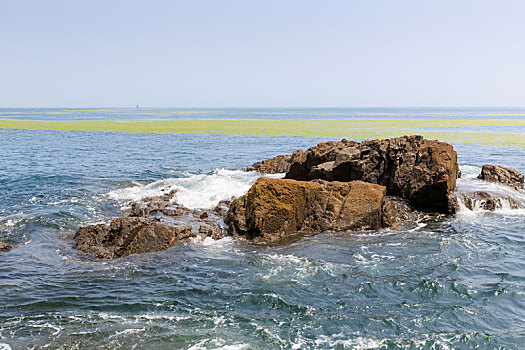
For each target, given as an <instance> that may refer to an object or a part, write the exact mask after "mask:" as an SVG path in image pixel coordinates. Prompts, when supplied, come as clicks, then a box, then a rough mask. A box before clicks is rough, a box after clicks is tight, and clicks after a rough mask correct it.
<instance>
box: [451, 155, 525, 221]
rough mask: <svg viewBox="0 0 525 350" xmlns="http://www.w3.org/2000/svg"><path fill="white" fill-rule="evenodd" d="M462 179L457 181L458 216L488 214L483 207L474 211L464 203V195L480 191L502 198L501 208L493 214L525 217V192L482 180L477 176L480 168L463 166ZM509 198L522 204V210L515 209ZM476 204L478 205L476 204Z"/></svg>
mask: <svg viewBox="0 0 525 350" xmlns="http://www.w3.org/2000/svg"><path fill="white" fill-rule="evenodd" d="M461 172H462V177H461V178H460V179H458V180H457V182H456V185H457V188H456V193H457V194H458V214H460V215H462V216H465V215H467V216H468V215H477V214H480V213H486V212H487V211H486V210H483V209H482V208H481V207H479V206H477V207H475V208H474V209H473V210H470V209H469V208H467V206H466V205H465V203H464V202H463V198H462V195H461V194H462V193H466V194H469V193H474V192H478V191H482V192H487V193H489V194H494V195H495V196H498V197H501V207H497V208H496V210H494V211H492V212H493V213H497V214H501V215H511V216H516V215H519V216H521V215H525V192H524V191H517V190H515V189H513V188H511V187H509V186H505V185H502V184H500V183H495V182H488V181H484V180H480V179H478V178H477V176H478V175H479V174H480V172H481V168H480V167H476V166H471V165H462V166H461ZM508 197H510V198H512V199H514V200H515V201H516V202H519V203H521V205H522V208H519V209H513V208H512V207H511V203H510V202H509V200H508V199H507V198H508ZM475 204H476V203H475Z"/></svg>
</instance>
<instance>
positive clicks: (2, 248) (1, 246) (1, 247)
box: [0, 242, 13, 252]
mask: <svg viewBox="0 0 525 350" xmlns="http://www.w3.org/2000/svg"><path fill="white" fill-rule="evenodd" d="M11 249H13V246H12V245H11V244H7V243H4V242H0V252H8V251H10V250H11Z"/></svg>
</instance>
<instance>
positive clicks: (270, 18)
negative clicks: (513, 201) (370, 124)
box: [0, 0, 525, 107]
mask: <svg viewBox="0 0 525 350" xmlns="http://www.w3.org/2000/svg"><path fill="white" fill-rule="evenodd" d="M136 104H140V105H141V106H149V107H228V106H232V107H278V106H298V107H301V106H303V107H317V106H320V107H322V106H340V107H359V106H525V1H523V0H516V1H506V0H493V1H486V0H470V1H466V0H465V1H463V0H452V1H448V0H439V1H438V0H434V1H425V0H414V1H404V0H391V1H381V0H373V1H369V0H361V1H352V0H343V1H337V0H319V1H310V0H297V1H287V0H276V1H271V0H259V1H249V0H239V1H229V0H221V1H219V0H215V1H204V0H187V1H155V0H148V1H146V0H142V1H131V0H126V1H124V0H122V1H110V0H106V1H95V0H89V1H88V0H85V1H74V0H64V1H54V0H46V1H42V0H39V1H24V0H11V1H8V0H0V107H118V106H130V107H132V106H135V105H136Z"/></svg>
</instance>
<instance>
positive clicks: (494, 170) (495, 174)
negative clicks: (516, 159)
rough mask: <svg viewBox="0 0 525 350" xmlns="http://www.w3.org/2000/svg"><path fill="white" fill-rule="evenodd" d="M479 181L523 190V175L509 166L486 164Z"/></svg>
mask: <svg viewBox="0 0 525 350" xmlns="http://www.w3.org/2000/svg"><path fill="white" fill-rule="evenodd" d="M478 179H481V180H485V181H489V182H499V183H501V184H504V185H507V186H509V187H512V188H514V189H516V190H519V189H523V182H524V176H523V174H522V173H520V172H519V171H517V170H516V169H514V168H511V167H508V166H503V165H490V164H485V165H483V167H482V168H481V174H480V175H479V176H478Z"/></svg>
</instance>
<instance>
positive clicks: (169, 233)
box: [74, 217, 195, 259]
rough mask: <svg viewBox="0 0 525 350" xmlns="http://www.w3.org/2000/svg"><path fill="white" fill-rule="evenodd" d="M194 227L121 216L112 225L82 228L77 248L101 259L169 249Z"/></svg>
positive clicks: (77, 240)
mask: <svg viewBox="0 0 525 350" xmlns="http://www.w3.org/2000/svg"><path fill="white" fill-rule="evenodd" d="M194 235H195V234H194V233H193V232H192V228H191V226H179V227H177V226H171V225H167V224H165V223H162V222H160V221H157V220H155V219H152V218H147V217H121V218H118V219H115V220H113V221H112V222H111V224H110V225H109V226H108V225H105V224H97V225H91V226H86V227H81V228H80V229H79V230H78V231H77V233H76V234H75V237H74V240H75V248H77V249H79V250H81V251H83V252H85V253H90V254H92V255H94V256H95V257H97V258H101V259H113V258H119V257H123V256H127V255H130V254H139V253H150V252H156V251H160V250H164V249H167V248H169V247H171V246H173V245H174V244H176V243H177V242H179V241H180V240H182V239H185V238H188V237H192V236H194Z"/></svg>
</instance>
